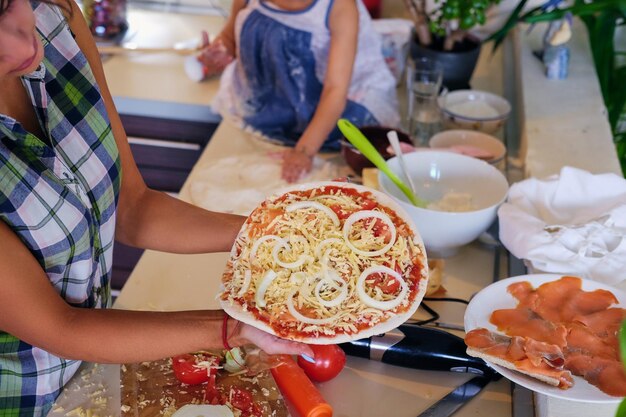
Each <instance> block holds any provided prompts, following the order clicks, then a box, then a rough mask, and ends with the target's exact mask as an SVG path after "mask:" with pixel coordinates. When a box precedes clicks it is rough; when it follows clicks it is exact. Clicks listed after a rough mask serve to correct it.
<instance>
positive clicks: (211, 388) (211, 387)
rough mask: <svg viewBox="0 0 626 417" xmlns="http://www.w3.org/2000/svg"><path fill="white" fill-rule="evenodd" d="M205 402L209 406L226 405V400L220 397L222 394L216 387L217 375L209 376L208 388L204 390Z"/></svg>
mask: <svg viewBox="0 0 626 417" xmlns="http://www.w3.org/2000/svg"><path fill="white" fill-rule="evenodd" d="M204 400H205V401H206V402H207V404H212V405H218V404H224V402H225V401H224V400H223V399H222V398H221V396H220V392H219V391H218V389H217V386H216V385H215V373H213V374H212V375H211V376H209V379H208V382H207V384H206V388H205V390H204Z"/></svg>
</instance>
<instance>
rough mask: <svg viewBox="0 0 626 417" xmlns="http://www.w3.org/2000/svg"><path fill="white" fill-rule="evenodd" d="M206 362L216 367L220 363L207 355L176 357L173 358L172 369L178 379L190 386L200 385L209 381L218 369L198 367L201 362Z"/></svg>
mask: <svg viewBox="0 0 626 417" xmlns="http://www.w3.org/2000/svg"><path fill="white" fill-rule="evenodd" d="M205 361H208V362H211V363H213V364H214V365H215V366H217V365H218V363H219V359H217V357H215V356H213V355H210V354H207V353H195V354H184V355H178V356H174V357H173V358H172V369H173V370H174V375H175V376H176V379H178V380H179V381H180V382H182V383H183V384H188V385H198V384H202V383H203V382H206V381H208V380H209V377H210V376H211V374H214V373H215V372H216V371H217V369H216V368H215V367H212V368H206V367H204V366H197V365H198V363H199V362H205Z"/></svg>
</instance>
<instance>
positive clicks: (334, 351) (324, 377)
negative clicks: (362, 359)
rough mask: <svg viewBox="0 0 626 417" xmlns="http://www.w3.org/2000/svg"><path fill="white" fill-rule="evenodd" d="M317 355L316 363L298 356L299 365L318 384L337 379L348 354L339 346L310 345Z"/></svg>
mask: <svg viewBox="0 0 626 417" xmlns="http://www.w3.org/2000/svg"><path fill="white" fill-rule="evenodd" d="M310 346H311V349H313V353H315V363H311V362H309V361H307V360H305V359H304V358H302V357H301V356H298V365H300V368H302V369H303V370H304V373H305V374H307V376H308V377H309V378H311V379H312V380H313V381H316V382H324V381H329V380H331V379H333V378H334V377H336V376H337V375H338V374H339V372H341V370H342V369H343V367H344V365H345V364H346V354H345V353H344V352H343V350H341V348H340V347H339V346H337V345H310Z"/></svg>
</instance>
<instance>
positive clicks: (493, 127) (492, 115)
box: [439, 90, 511, 133]
mask: <svg viewBox="0 0 626 417" xmlns="http://www.w3.org/2000/svg"><path fill="white" fill-rule="evenodd" d="M439 107H441V111H442V113H443V115H444V126H445V127H446V128H447V129H470V130H480V131H481V132H485V133H493V132H495V131H497V130H498V129H499V128H500V127H502V126H503V125H504V122H505V121H506V119H507V118H508V117H509V114H510V113H511V105H510V104H509V102H508V101H507V100H506V99H504V98H502V97H500V96H497V95H495V94H491V93H488V92H486V91H478V90H456V91H452V92H450V93H448V94H446V95H445V96H443V97H440V98H439Z"/></svg>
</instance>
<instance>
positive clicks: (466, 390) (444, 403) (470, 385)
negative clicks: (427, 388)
mask: <svg viewBox="0 0 626 417" xmlns="http://www.w3.org/2000/svg"><path fill="white" fill-rule="evenodd" d="M492 380H493V378H491V377H488V376H475V377H473V378H472V379H470V380H469V381H467V382H466V383H464V384H461V385H459V386H458V387H456V388H455V389H454V390H453V391H451V392H450V393H449V394H447V395H446V396H445V397H443V398H442V399H440V400H439V401H437V402H436V403H434V404H433V405H431V406H430V407H428V408H427V409H426V410H425V411H424V412H422V413H421V414H419V415H418V416H417V417H448V416H451V415H452V414H454V413H455V412H456V411H458V409H459V408H461V407H463V406H464V405H465V404H467V403H468V402H469V401H470V400H471V399H472V398H474V397H475V396H476V395H478V393H479V392H480V391H482V389H483V388H485V386H486V385H487V384H488V383H490V382H491V381H492Z"/></svg>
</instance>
